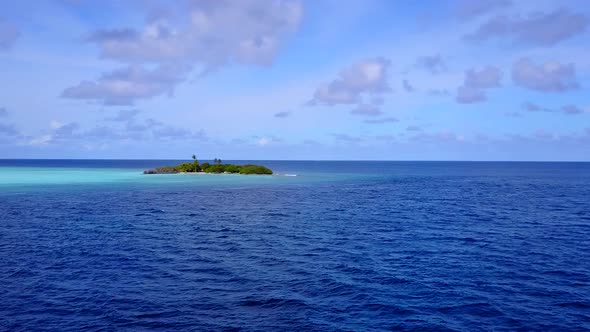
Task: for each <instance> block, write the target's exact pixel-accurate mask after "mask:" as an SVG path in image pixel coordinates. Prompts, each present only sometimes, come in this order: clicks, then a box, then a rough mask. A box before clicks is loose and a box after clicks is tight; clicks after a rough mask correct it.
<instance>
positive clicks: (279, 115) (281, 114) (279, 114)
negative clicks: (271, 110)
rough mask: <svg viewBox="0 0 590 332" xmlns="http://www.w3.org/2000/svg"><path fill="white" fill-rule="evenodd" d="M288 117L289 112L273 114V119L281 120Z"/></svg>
mask: <svg viewBox="0 0 590 332" xmlns="http://www.w3.org/2000/svg"><path fill="white" fill-rule="evenodd" d="M290 115H291V112H288V111H285V112H278V113H275V115H274V117H275V118H281V119H282V118H286V117H289V116H290Z"/></svg>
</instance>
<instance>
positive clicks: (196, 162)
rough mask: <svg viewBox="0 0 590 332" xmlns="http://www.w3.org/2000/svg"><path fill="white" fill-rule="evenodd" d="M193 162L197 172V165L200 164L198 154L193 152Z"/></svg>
mask: <svg viewBox="0 0 590 332" xmlns="http://www.w3.org/2000/svg"><path fill="white" fill-rule="evenodd" d="M193 160H194V161H193V164H194V165H195V172H196V171H197V166H199V161H198V160H197V156H195V155H194V154H193Z"/></svg>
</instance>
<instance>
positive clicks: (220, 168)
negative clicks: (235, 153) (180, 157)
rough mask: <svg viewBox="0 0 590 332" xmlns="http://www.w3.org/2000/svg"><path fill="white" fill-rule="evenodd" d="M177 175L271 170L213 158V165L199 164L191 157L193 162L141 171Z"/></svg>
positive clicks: (248, 173)
mask: <svg viewBox="0 0 590 332" xmlns="http://www.w3.org/2000/svg"><path fill="white" fill-rule="evenodd" d="M177 173H214V174H244V175H250V174H258V175H272V170H271V169H270V168H267V167H265V166H261V165H252V164H247V165H234V164H224V163H222V161H221V159H218V158H215V160H214V161H213V163H212V164H211V163H208V162H204V163H202V164H199V161H198V160H197V156H195V155H193V161H192V162H187V163H182V164H180V165H176V166H164V167H157V168H154V169H149V170H145V171H143V174H177Z"/></svg>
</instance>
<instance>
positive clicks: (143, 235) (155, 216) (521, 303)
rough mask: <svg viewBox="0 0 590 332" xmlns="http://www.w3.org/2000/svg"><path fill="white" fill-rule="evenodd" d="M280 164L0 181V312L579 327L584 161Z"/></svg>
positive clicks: (273, 326)
mask: <svg viewBox="0 0 590 332" xmlns="http://www.w3.org/2000/svg"><path fill="white" fill-rule="evenodd" d="M284 164H285V166H284V168H285V169H284V173H288V174H298V175H301V176H297V177H291V178H289V180H288V181H287V180H285V181H278V182H276V183H275V182H273V183H271V184H269V183H261V182H257V181H250V180H248V181H250V182H247V183H240V184H239V185H238V184H235V185H231V184H227V183H226V184H223V185H219V186H217V185H215V181H213V182H211V183H210V184H208V185H206V186H198V185H195V186H193V185H191V183H192V182H196V181H200V180H199V179H196V178H195V177H193V178H191V179H190V180H187V181H189V182H188V184H187V183H186V182H182V183H178V184H175V183H173V184H170V185H163V184H162V183H160V182H158V183H149V184H146V185H132V184H130V183H125V182H121V181H118V182H117V181H115V182H112V183H111V184H108V185H96V184H78V185H75V186H67V185H63V184H61V185H38V186H35V185H29V186H28V187H26V188H24V187H22V186H17V185H14V186H10V187H7V188H4V189H2V188H0V229H1V231H0V303H1V305H0V330H4V331H33V330H47V331H111V330H118V331H125V330H134V331H135V330H162V331H181V330H182V331H184V330H194V331H207V330H211V331H219V330H229V331H265V330H269V331H275V330H294V331H381V330H436V331H479V330H494V331H514V330H522V331H530V330H538V331H552V330H553V331H566V330H567V331H583V330H590V203H589V202H590V166H589V165H588V164H578V165H572V164H558V165H551V164H525V165H523V164H515V165H510V164H508V166H506V165H504V164H501V165H496V166H495V165H494V164H493V163H485V164H478V163H471V164H469V163H465V164H464V163H456V164H454V163H446V164H445V163H438V164H420V163H414V164H412V163H406V164H401V165H400V164H396V163H391V166H387V165H385V166H383V165H382V164H369V163H365V164H362V163H361V164H358V166H355V164H352V165H349V164H347V165H346V166H339V165H340V164H338V163H333V164H330V163H326V164H325V165H323V166H322V165H320V166H318V164H317V163H314V164H309V165H308V164H305V163H293V164H288V163H287V162H285V163H284ZM429 165H430V166H429ZM322 167H323V168H322ZM279 168H280V166H279ZM383 168H385V170H384V169H383ZM318 169H320V170H323V171H324V172H325V173H330V172H332V173H334V174H335V173H338V171H339V170H340V169H345V170H346V172H343V173H342V174H345V173H346V175H342V176H341V177H335V178H330V180H329V181H316V180H313V181H310V180H306V174H309V176H307V177H308V178H311V177H312V176H311V174H316V173H317V174H319V173H318V172H319V171H318ZM1 172H2V168H0V173H1ZM306 172H307V173H306ZM314 172H316V173H314ZM351 172H356V173H355V174H356V176H352V175H350V174H351ZM375 174H378V175H377V176H376V175H375ZM319 178H321V176H320V175H317V176H316V177H315V178H314V179H319ZM224 179H225V178H224ZM208 181H211V180H208ZM224 181H225V180H224ZM261 181H266V180H261ZM23 188H24V189H23Z"/></svg>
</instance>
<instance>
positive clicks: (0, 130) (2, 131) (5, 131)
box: [0, 122, 19, 136]
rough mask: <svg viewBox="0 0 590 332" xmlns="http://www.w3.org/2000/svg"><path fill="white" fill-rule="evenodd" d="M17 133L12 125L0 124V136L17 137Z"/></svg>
mask: <svg viewBox="0 0 590 332" xmlns="http://www.w3.org/2000/svg"><path fill="white" fill-rule="evenodd" d="M18 135H19V131H18V130H17V129H16V127H15V126H14V125H12V124H5V123H1V122H0V136H18Z"/></svg>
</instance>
